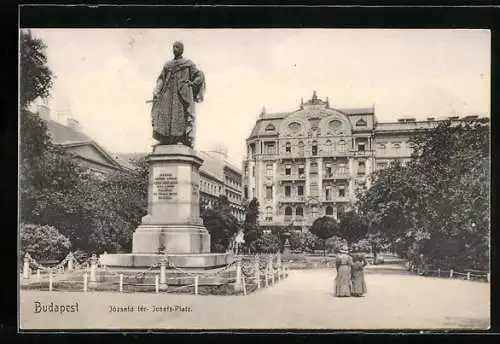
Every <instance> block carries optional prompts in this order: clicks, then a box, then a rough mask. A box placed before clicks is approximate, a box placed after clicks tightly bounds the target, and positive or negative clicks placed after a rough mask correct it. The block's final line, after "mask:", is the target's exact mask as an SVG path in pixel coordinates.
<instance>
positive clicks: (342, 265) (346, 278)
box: [335, 248, 352, 297]
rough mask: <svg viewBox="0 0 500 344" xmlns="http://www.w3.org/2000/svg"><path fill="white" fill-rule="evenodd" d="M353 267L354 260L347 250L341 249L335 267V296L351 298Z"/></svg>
mask: <svg viewBox="0 0 500 344" xmlns="http://www.w3.org/2000/svg"><path fill="white" fill-rule="evenodd" d="M351 265H352V258H351V256H349V255H348V251H347V248H342V249H340V250H339V254H338V255H337V258H336V259H335V267H336V268H337V276H336V277H335V296H338V297H347V296H351Z"/></svg>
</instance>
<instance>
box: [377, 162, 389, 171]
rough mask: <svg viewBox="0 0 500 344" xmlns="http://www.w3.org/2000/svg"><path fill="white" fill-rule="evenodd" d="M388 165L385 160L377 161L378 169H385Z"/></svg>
mask: <svg viewBox="0 0 500 344" xmlns="http://www.w3.org/2000/svg"><path fill="white" fill-rule="evenodd" d="M386 167H387V164H386V163H385V162H379V163H377V170H383V169H384V168H386Z"/></svg>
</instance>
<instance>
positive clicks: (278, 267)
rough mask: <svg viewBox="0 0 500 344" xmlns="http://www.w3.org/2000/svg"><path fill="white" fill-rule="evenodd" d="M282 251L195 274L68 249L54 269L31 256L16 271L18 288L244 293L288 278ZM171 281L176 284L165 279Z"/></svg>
mask: <svg viewBox="0 0 500 344" xmlns="http://www.w3.org/2000/svg"><path fill="white" fill-rule="evenodd" d="M288 274H289V267H288V265H287V264H282V262H281V255H280V254H279V253H278V254H274V255H255V256H236V259H235V260H234V261H233V262H232V263H230V264H228V265H225V266H223V267H220V268H217V269H213V270H207V271H200V272H194V271H189V270H183V269H181V268H178V267H176V266H174V265H173V264H172V262H169V261H168V257H165V259H163V260H161V261H160V262H158V263H157V264H155V265H153V266H151V267H149V268H148V269H146V270H143V271H135V270H134V271H129V272H127V273H124V271H123V270H114V269H110V268H109V267H107V266H104V265H102V264H101V263H100V262H99V259H98V258H97V257H96V256H95V255H93V256H92V257H91V258H89V259H87V260H86V261H84V262H82V263H80V262H78V261H77V260H76V259H75V257H74V256H73V254H72V253H70V254H68V256H67V257H66V258H64V259H63V260H62V261H61V262H60V263H59V264H57V265H56V266H54V267H45V266H43V265H41V264H39V263H38V262H36V261H35V260H34V259H33V258H32V257H30V255H29V254H26V255H25V257H24V261H23V268H22V271H21V272H20V281H21V288H23V289H37V290H48V291H84V292H88V291H117V292H122V293H123V292H156V293H160V292H165V293H192V294H195V295H199V294H213V293H219V294H242V295H247V293H249V292H252V291H255V290H258V289H260V288H264V287H269V286H271V285H274V284H275V283H277V282H278V281H280V280H282V279H284V278H286V277H288ZM169 280H170V281H172V280H174V281H175V282H176V283H175V285H173V284H169V283H168V281H169Z"/></svg>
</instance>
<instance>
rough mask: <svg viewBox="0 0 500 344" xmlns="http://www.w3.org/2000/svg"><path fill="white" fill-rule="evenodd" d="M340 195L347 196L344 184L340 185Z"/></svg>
mask: <svg viewBox="0 0 500 344" xmlns="http://www.w3.org/2000/svg"><path fill="white" fill-rule="evenodd" d="M339 197H345V188H344V187H343V186H341V187H339Z"/></svg>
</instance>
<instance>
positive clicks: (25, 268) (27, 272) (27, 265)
mask: <svg viewBox="0 0 500 344" xmlns="http://www.w3.org/2000/svg"><path fill="white" fill-rule="evenodd" d="M29 257H30V255H29V254H28V252H26V254H25V255H24V261H23V263H24V264H23V278H24V279H27V278H29V277H30V258H29Z"/></svg>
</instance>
